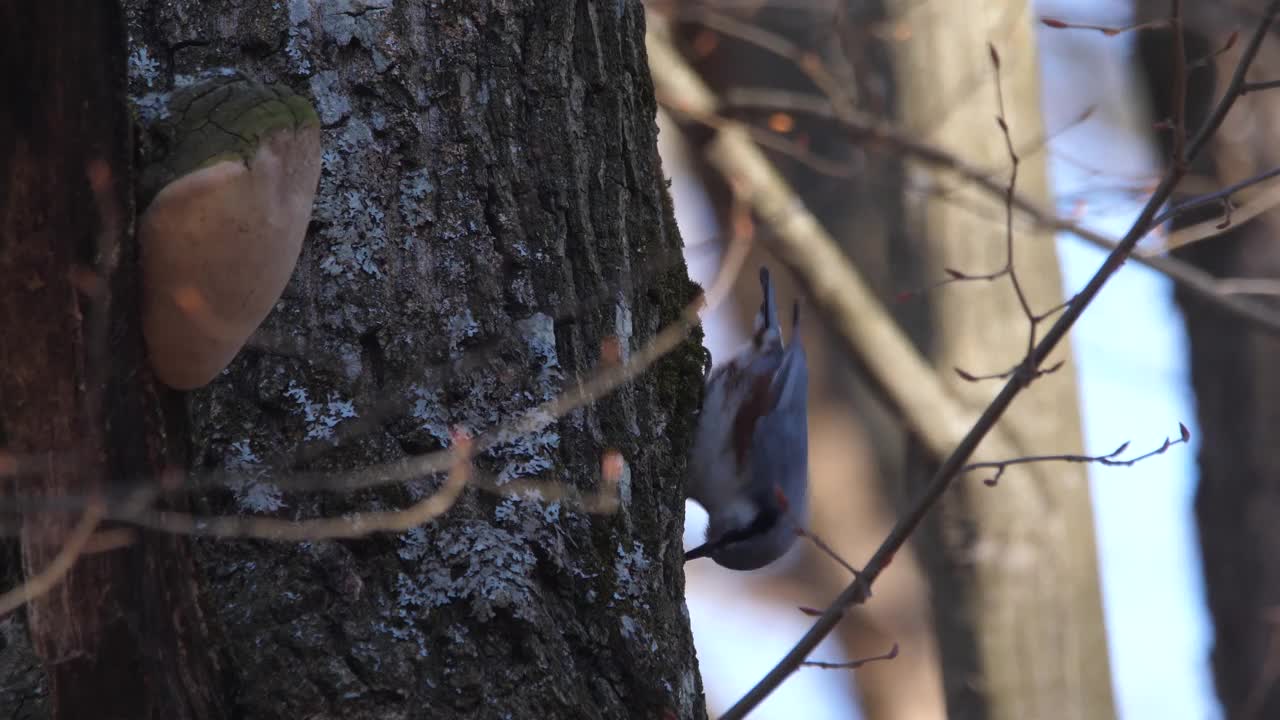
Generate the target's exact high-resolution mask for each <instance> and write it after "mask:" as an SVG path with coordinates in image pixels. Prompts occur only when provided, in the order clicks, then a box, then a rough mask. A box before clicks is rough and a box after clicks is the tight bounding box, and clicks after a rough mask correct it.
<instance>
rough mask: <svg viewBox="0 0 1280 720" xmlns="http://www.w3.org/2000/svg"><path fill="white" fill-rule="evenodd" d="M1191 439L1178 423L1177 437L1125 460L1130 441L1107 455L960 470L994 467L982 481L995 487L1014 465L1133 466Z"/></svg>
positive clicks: (977, 465)
mask: <svg viewBox="0 0 1280 720" xmlns="http://www.w3.org/2000/svg"><path fill="white" fill-rule="evenodd" d="M1190 441H1191V431H1189V430H1187V426H1186V425H1183V424H1182V423H1178V438H1177V439H1171V438H1165V439H1164V443H1162V444H1161V445H1160V447H1158V448H1156V449H1155V450H1150V451H1148V452H1145V453H1143V454H1141V455H1138V456H1136V457H1131V458H1127V459H1124V460H1121V459H1120V457H1119V456H1120V453H1123V452H1124V451H1125V450H1128V449H1129V443H1128V441H1126V442H1124V443H1122V444H1121V445H1120V447H1118V448H1116V449H1115V450H1112V451H1111V452H1109V453H1107V454H1105V455H1074V454H1069V453H1067V454H1061V455H1027V456H1025V457H1019V458H1011V459H1009V460H997V461H995V462H976V463H969V464H968V465H965V466H964V467H962V468H960V472H961V473H970V472H973V471H974V470H986V469H993V470H995V471H996V474H995V475H992V476H991V477H988V478H984V479H983V480H982V482H983V484H985V485H987V486H988V487H994V486H995V485H996V484H997V483H998V482H999V481H1000V478H1001V477H1002V476H1003V475H1004V471H1005V470H1006V469H1008V468H1010V467H1012V466H1014V465H1028V464H1031V463H1045V462H1068V463H1097V464H1099V465H1108V466H1112V467H1131V466H1133V465H1136V464H1138V463H1140V462H1142V461H1143V460H1146V459H1148V458H1152V457H1155V456H1156V455H1163V454H1164V453H1165V452H1166V451H1167V450H1168V449H1169V448H1171V447H1173V446H1174V445H1181V444H1183V443H1186V442H1190Z"/></svg>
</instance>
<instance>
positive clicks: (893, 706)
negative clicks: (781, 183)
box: [655, 0, 944, 720]
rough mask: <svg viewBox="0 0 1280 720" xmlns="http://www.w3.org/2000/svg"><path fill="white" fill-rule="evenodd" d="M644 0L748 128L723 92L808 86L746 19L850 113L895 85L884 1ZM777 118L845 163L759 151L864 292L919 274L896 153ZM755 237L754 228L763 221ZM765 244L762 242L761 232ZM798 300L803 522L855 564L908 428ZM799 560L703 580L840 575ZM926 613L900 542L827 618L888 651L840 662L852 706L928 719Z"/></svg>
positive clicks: (934, 680) (798, 119)
mask: <svg viewBox="0 0 1280 720" xmlns="http://www.w3.org/2000/svg"><path fill="white" fill-rule="evenodd" d="M842 3H843V4H842ZM841 4H842V5H841ZM655 7H656V8H657V9H659V10H664V11H669V12H670V13H671V17H672V19H673V20H674V21H675V29H676V30H677V32H676V36H677V37H678V38H680V41H681V44H682V47H683V49H684V52H685V54H686V56H687V57H688V58H689V60H690V62H691V63H692V64H693V65H694V66H695V67H696V68H697V70H698V71H699V73H700V74H701V75H702V76H703V77H704V78H705V79H706V81H707V83H708V84H709V85H710V86H711V87H712V88H713V89H714V90H715V91H716V92H717V93H718V94H719V95H720V97H721V98H722V99H723V100H724V101H725V105H726V109H725V113H726V114H727V115H730V116H732V117H734V118H737V119H740V120H742V121H743V122H746V123H749V124H752V125H755V126H758V127H769V128H776V127H778V126H777V125H775V123H772V122H770V119H771V117H772V116H775V113H774V112H772V111H767V110H764V111H762V110H758V109H749V108H739V109H737V110H735V109H733V105H734V103H735V101H736V100H737V99H739V98H743V97H745V96H746V95H748V94H749V93H750V91H752V90H759V89H761V88H769V89H784V90H790V91H793V92H800V93H808V94H815V93H817V92H818V91H817V90H816V89H815V88H814V86H813V84H812V83H811V82H810V81H809V80H808V79H807V78H806V76H805V74H804V73H803V72H802V71H801V70H800V69H799V68H798V67H797V66H796V64H795V62H794V61H793V60H792V59H788V58H785V57H781V56H779V55H778V54H776V53H774V52H771V51H769V50H767V49H765V48H763V47H762V46H761V45H760V44H759V43H758V42H754V41H752V40H751V39H749V38H750V37H751V33H750V30H751V29H763V30H765V31H767V32H768V33H772V34H776V35H777V36H778V37H781V38H784V39H785V41H786V42H788V43H791V44H792V45H793V46H794V47H795V48H797V49H798V50H800V51H803V52H811V53H814V54H815V55H817V56H818V57H820V58H821V61H822V63H823V64H824V66H825V67H826V68H827V69H828V70H829V71H831V72H832V73H834V74H835V75H836V76H837V77H838V78H839V79H840V83H841V87H842V88H843V90H844V92H846V93H847V94H848V98H849V100H850V101H851V102H852V103H853V105H854V106H856V107H857V108H858V110H859V111H861V112H865V113H868V114H871V115H874V116H878V117H882V118H889V117H891V116H892V111H893V107H894V102H895V99H894V81H893V78H892V75H891V68H890V67H889V62H888V54H887V53H888V48H887V47H886V42H885V39H884V35H885V29H886V27H887V26H888V25H887V23H886V20H885V16H884V7H883V3H882V2H878V1H877V0H832V2H829V3H821V2H819V3H813V4H812V6H810V7H800V8H797V7H791V6H785V5H782V6H779V7H771V6H770V4H769V3H768V2H761V3H758V4H756V6H754V7H746V8H739V9H737V10H735V9H732V8H724V9H722V10H721V9H718V8H717V5H716V3H714V2H705V3H704V2H673V3H655ZM739 29H745V30H746V31H745V32H738V30H739ZM778 114H780V115H782V116H785V117H784V119H783V122H785V123H789V124H791V125H792V127H791V128H790V129H787V130H785V131H784V133H783V135H784V137H786V138H787V139H788V140H790V141H793V142H795V143H796V144H797V145H798V146H800V147H803V148H804V149H806V150H807V151H808V152H809V153H811V154H812V155H815V156H818V157H820V158H823V159H824V160H825V161H826V162H825V164H827V165H835V166H840V167H843V168H845V169H846V172H844V173H843V174H835V175H833V174H831V173H824V172H821V171H819V170H818V169H816V168H815V167H814V166H813V165H811V164H808V163H806V162H804V161H802V160H800V159H797V158H796V157H794V156H792V155H788V154H786V153H782V152H776V151H769V150H768V149H766V153H767V154H768V155H769V157H770V159H771V160H772V161H773V162H774V163H775V164H776V165H777V167H778V169H779V171H780V172H782V174H783V175H784V176H785V177H786V179H787V180H788V182H789V183H791V185H792V187H793V188H795V189H796V191H797V193H798V194H799V195H800V197H803V198H804V201H805V205H806V207H807V208H808V209H809V210H810V211H812V212H813V213H814V214H815V216H816V217H818V218H819V220H821V221H822V223H823V225H824V226H825V227H826V228H827V230H828V231H829V232H830V233H831V235H832V236H833V237H835V238H836V239H837V240H838V241H839V242H840V243H841V244H842V247H843V248H844V250H845V252H846V253H847V254H848V255H849V257H850V258H852V260H853V262H854V263H855V264H856V265H857V267H858V269H859V270H860V271H861V272H862V273H863V275H864V276H865V277H866V278H867V281H868V283H869V284H870V285H871V287H872V288H874V289H875V290H876V291H877V293H878V294H879V295H880V296H881V297H884V298H886V299H887V298H891V297H893V296H894V295H895V294H896V293H897V292H898V291H900V290H901V289H903V288H912V287H918V286H919V285H921V284H922V283H923V282H924V276H923V275H922V274H921V269H922V266H921V263H920V259H919V250H920V248H919V247H918V246H917V245H913V244H912V242H911V238H909V237H908V236H907V235H906V234H905V232H904V230H903V225H902V217H901V212H902V210H901V207H902V200H901V198H902V194H901V193H902V190H901V188H902V171H901V161H900V159H899V158H897V157H893V156H892V155H889V154H885V153H882V152H874V151H869V150H867V149H865V148H861V147H855V146H852V145H850V144H849V142H848V140H847V136H846V134H845V133H844V132H843V131H842V130H841V129H840V128H839V127H837V126H836V125H834V124H832V123H830V122H828V121H824V120H821V119H816V118H813V117H811V116H807V115H805V114H803V113H799V114H791V113H785V112H782V113H778ZM782 127H784V128H785V127H786V126H785V125H784V126H782ZM685 129H686V131H687V133H688V135H689V137H690V139H691V140H692V141H693V147H694V148H695V153H694V154H695V156H697V157H701V152H699V151H698V148H699V145H698V143H699V142H702V141H705V140H706V139H707V138H708V137H709V136H710V133H709V132H708V131H707V130H705V129H704V128H701V127H699V126H696V125H686V126H685ZM702 179H703V182H704V183H705V185H706V186H707V187H708V188H709V189H710V191H711V196H712V197H713V199H714V201H715V204H716V206H717V211H718V213H719V215H720V217H721V226H722V227H725V228H731V227H732V223H731V222H730V220H729V218H728V214H729V212H730V203H731V199H732V198H731V195H730V190H729V187H728V185H727V184H726V183H725V182H724V179H723V178H721V177H720V176H719V175H718V173H717V172H716V171H715V170H714V169H711V168H709V167H707V166H705V165H704V166H703V173H702ZM759 232H761V233H767V232H768V230H767V228H764V227H761V228H759ZM767 244H768V243H767V240H766V241H764V242H762V243H760V245H762V246H767ZM759 263H772V264H774V265H775V267H777V264H776V263H774V262H773V261H772V260H771V259H769V258H768V257H767V252H765V251H764V250H761V251H760V252H759V253H757V255H756V256H755V257H753V258H752V259H751V260H749V261H748V266H747V267H748V271H747V272H744V273H743V276H742V278H741V279H740V282H739V285H738V288H739V292H738V295H737V300H738V302H737V307H738V309H739V311H740V322H741V325H742V327H746V328H749V327H750V325H751V322H752V320H753V318H754V314H755V312H756V310H757V309H758V307H759V284H758V283H757V282H756V280H755V272H754V268H755V267H756V266H757V265H758V264H759ZM775 276H776V274H775ZM778 279H779V287H780V297H779V304H780V306H781V307H783V308H786V307H789V305H790V303H791V298H792V297H794V292H793V290H792V287H793V285H792V283H791V282H790V279H789V278H786V277H780V278H778ZM800 300H801V305H802V313H804V314H805V322H804V329H803V333H804V336H805V341H804V342H805V345H806V349H807V351H808V353H809V362H810V365H811V378H810V389H809V402H810V418H809V428H810V438H809V442H810V450H809V455H810V486H811V489H812V494H813V498H814V500H813V502H812V503H811V508H812V512H811V517H810V526H811V528H812V529H813V530H814V531H815V532H817V533H818V534H819V535H820V536H821V537H822V538H823V539H824V540H826V541H827V543H829V544H830V545H832V546H833V547H834V548H835V549H836V550H837V551H838V552H839V553H840V554H841V555H842V556H844V557H845V558H846V559H848V560H849V561H850V562H853V563H855V564H856V563H860V562H862V561H863V560H865V559H866V558H867V557H869V556H870V555H871V553H872V551H873V550H874V548H875V546H876V545H877V544H878V543H879V542H880V541H881V540H882V539H883V538H884V536H885V534H886V533H887V532H888V528H889V525H890V524H891V523H892V521H893V516H892V508H891V507H890V505H889V502H888V501H887V499H886V497H885V494H886V492H887V493H890V494H892V493H896V492H900V489H898V488H895V487H894V486H896V485H899V484H900V482H901V481H900V479H899V478H901V477H902V471H903V468H902V461H903V458H904V457H905V452H906V451H905V448H906V438H905V434H904V432H903V429H902V426H901V424H900V423H898V422H897V421H896V420H895V418H894V417H892V415H891V414H890V413H889V412H888V411H887V410H886V409H885V407H884V405H883V404H882V403H881V401H880V400H879V399H878V398H877V397H876V396H875V395H874V394H873V393H872V391H871V390H870V389H869V388H868V386H867V385H866V383H865V382H863V381H862V380H861V378H860V377H859V374H858V372H857V370H856V369H855V368H853V367H851V366H850V363H849V360H848V358H846V357H844V356H843V355H842V354H841V353H839V352H838V351H836V352H833V351H832V350H833V348H836V347H838V344H837V343H834V342H831V341H829V340H827V339H826V334H827V331H826V329H825V328H824V327H823V326H822V324H821V322H820V320H821V318H820V317H817V316H816V315H815V313H814V311H813V310H812V306H811V305H807V304H806V303H805V302H804V298H803V297H802V298H800ZM891 310H892V311H893V312H894V313H895V316H896V317H897V319H898V320H899V322H900V323H902V325H903V326H904V327H905V328H907V329H908V332H910V333H911V334H912V335H913V336H914V338H915V339H916V341H917V342H918V343H920V344H921V345H924V344H925V343H926V342H927V336H928V320H929V319H928V316H927V313H926V312H925V308H924V306H923V305H921V304H919V303H915V304H898V305H894V306H892V307H891ZM784 314H785V313H784ZM784 322H785V321H784ZM715 360H716V361H717V362H719V361H722V360H723V358H715ZM801 555H802V557H803V562H802V563H800V564H798V565H792V566H790V567H789V568H788V572H787V573H786V574H784V575H778V576H759V577H737V576H734V577H717V578H716V581H723V582H734V583H743V584H749V585H750V586H752V587H751V588H750V589H749V590H745V589H744V592H750V593H752V594H755V595H757V596H768V597H771V598H774V599H776V600H777V601H778V603H779V604H780V605H782V606H790V607H794V606H796V605H804V606H814V605H817V606H819V607H821V606H822V605H824V604H825V603H826V602H828V601H829V600H830V598H832V597H834V596H835V595H836V594H838V593H839V591H840V590H841V589H843V588H844V586H845V585H847V584H848V583H849V581H850V580H851V578H850V577H849V573H848V572H847V571H846V570H845V569H844V568H842V567H840V566H839V565H838V564H836V563H834V562H832V561H831V560H830V559H829V558H827V557H826V556H825V555H822V554H821V553H818V552H816V551H814V550H813V548H812V547H811V546H808V545H805V546H803V552H802V553H801ZM691 577H698V576H697V575H691ZM708 580H709V578H708ZM691 582H695V580H691ZM929 612H930V611H929V603H928V590H927V588H926V587H925V585H924V583H923V579H922V577H921V574H920V571H919V568H918V566H917V565H916V564H915V562H914V560H913V557H912V553H911V552H910V551H907V552H904V553H902V554H900V555H899V556H898V558H897V559H896V560H895V562H894V564H893V566H892V567H891V568H890V569H889V571H888V572H887V573H886V574H885V576H884V577H883V578H882V579H881V582H879V583H878V584H877V586H876V592H875V598H874V600H873V601H872V602H871V603H869V604H868V605H866V606H862V607H858V608H855V609H854V610H853V611H851V612H850V614H849V616H848V618H847V619H846V620H845V621H844V622H842V623H841V624H840V625H839V627H838V629H837V633H838V634H839V637H840V641H841V643H842V644H843V646H844V648H845V651H846V653H847V655H848V656H849V657H867V656H871V655H878V654H881V653H883V652H885V651H886V650H888V649H889V647H890V646H891V645H892V644H893V643H894V642H897V643H898V644H899V645H900V646H901V648H902V652H901V654H900V655H899V656H898V658H896V659H895V660H894V661H893V662H885V663H872V664H870V665H867V666H865V667H863V668H861V669H859V670H858V672H857V673H849V679H850V680H849V681H850V695H851V698H852V697H853V696H854V695H855V694H856V696H857V701H858V703H859V704H860V706H861V708H862V711H863V713H864V716H865V717H867V718H869V719H871V720H894V719H896V718H902V719H903V720H906V719H908V718H931V717H941V715H942V713H943V712H944V709H943V706H942V691H941V677H940V674H939V671H938V664H937V650H936V647H935V644H934V640H933V631H932V625H931V620H930V617H929ZM855 686H856V687H855ZM729 699H730V700H733V699H736V698H729Z"/></svg>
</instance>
